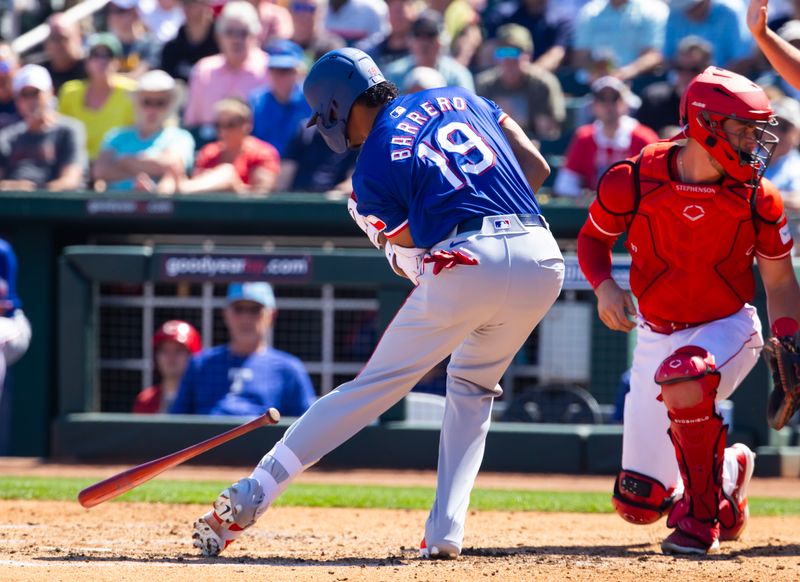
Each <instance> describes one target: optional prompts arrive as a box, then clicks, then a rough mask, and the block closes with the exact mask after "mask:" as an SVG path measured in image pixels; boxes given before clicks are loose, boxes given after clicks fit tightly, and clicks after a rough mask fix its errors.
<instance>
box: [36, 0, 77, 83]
mask: <svg viewBox="0 0 800 582" xmlns="http://www.w3.org/2000/svg"><path fill="white" fill-rule="evenodd" d="M47 25H48V26H49V27H50V31H49V32H48V34H47V38H45V40H44V54H45V61H44V62H43V63H42V66H43V67H44V68H45V69H47V72H48V73H50V78H51V79H52V81H53V91H54V92H55V93H56V94H58V91H59V90H60V89H61V85H63V84H64V83H66V82H67V81H72V80H73V79H85V78H86V70H85V68H84V65H85V64H86V62H85V61H84V58H83V56H84V55H83V35H82V34H81V29H80V27H79V26H78V23H77V22H75V21H74V20H72V19H70V18H69V17H68V16H67V15H66V14H64V13H63V12H56V13H55V14H51V15H50V17H49V18H48V19H47Z"/></svg>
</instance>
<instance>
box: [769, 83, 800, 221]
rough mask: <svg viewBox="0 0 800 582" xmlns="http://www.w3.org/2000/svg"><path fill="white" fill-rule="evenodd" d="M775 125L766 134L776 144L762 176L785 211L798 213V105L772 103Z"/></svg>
mask: <svg viewBox="0 0 800 582" xmlns="http://www.w3.org/2000/svg"><path fill="white" fill-rule="evenodd" d="M772 109H773V111H774V112H775V119H776V121H777V122H778V125H776V126H774V127H770V131H771V132H773V133H774V134H775V135H777V136H778V138H779V139H780V141H779V142H778V145H777V146H775V150H774V151H773V152H772V161H771V162H770V164H769V166H767V171H766V172H765V174H764V177H765V178H768V179H769V180H770V181H771V182H772V183H773V184H775V186H777V187H778V190H780V191H781V196H782V197H783V201H784V204H785V205H786V206H787V207H790V208H794V209H800V151H798V149H797V148H798V147H800V103H798V102H797V101H796V100H795V99H792V98H791V97H782V98H781V99H778V100H776V101H773V103H772Z"/></svg>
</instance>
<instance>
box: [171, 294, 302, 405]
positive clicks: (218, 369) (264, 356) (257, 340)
mask: <svg viewBox="0 0 800 582" xmlns="http://www.w3.org/2000/svg"><path fill="white" fill-rule="evenodd" d="M223 315H224V319H225V327H226V328H227V329H228V333H229V334H230V342H229V343H227V344H225V345H221V346H216V347H214V348H211V349H208V350H203V351H202V352H200V353H199V354H198V355H197V356H195V357H194V358H192V361H191V362H190V363H189V367H188V369H187V370H186V373H185V374H184V376H183V380H182V381H181V386H180V389H179V390H178V396H177V397H176V398H175V401H174V402H173V403H172V406H171V407H170V412H171V413H175V414H219V415H235V416H256V415H259V414H262V413H263V412H265V411H266V410H267V409H268V408H269V407H271V406H272V407H275V408H277V409H278V410H279V411H280V412H281V414H283V415H285V416H299V415H301V414H302V413H303V412H305V411H306V410H307V409H308V407H309V406H311V404H312V402H313V401H314V389H313V388H312V386H311V379H310V378H309V377H308V372H306V370H305V367H304V366H303V363H302V362H301V361H300V360H299V359H297V358H296V357H294V356H292V355H290V354H287V353H286V352H282V351H280V350H276V349H275V348H273V347H271V346H269V345H268V343H267V337H268V333H269V329H270V327H271V326H272V322H273V318H274V317H275V296H274V295H273V292H272V287H270V285H269V284H268V283H233V284H231V285H230V286H228V294H227V306H226V307H225V312H224V314H223Z"/></svg>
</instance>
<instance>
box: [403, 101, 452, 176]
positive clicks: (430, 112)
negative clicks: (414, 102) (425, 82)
mask: <svg viewBox="0 0 800 582" xmlns="http://www.w3.org/2000/svg"><path fill="white" fill-rule="evenodd" d="M401 109H403V108H402V107H399V106H398V107H397V108H396V109H395V110H393V111H392V112H391V113H390V115H391V116H392V117H397V118H399V117H400V115H402V113H404V110H403V111H402V112H401V111H399V110H401ZM466 109H467V102H466V101H465V100H464V99H463V98H462V97H453V98H452V99H450V98H449V97H437V98H436V99H431V100H430V101H424V102H422V103H420V105H419V108H418V109H414V110H412V111H410V112H408V113H406V114H405V116H404V117H403V118H402V119H403V120H402V121H400V122H399V123H398V124H397V125H395V127H394V128H395V130H397V131H399V132H402V133H401V134H400V135H393V136H392V140H391V143H392V151H391V156H392V161H393V162H399V161H400V160H405V159H407V158H410V157H411V156H412V155H413V152H412V149H411V148H413V147H414V139H415V138H416V136H417V134H418V133H419V130H420V129H421V128H423V127H424V126H425V124H426V123H428V122H429V121H430V120H431V119H433V118H434V117H436V116H437V115H440V114H443V113H448V112H450V111H465V110H466ZM397 113H399V114H400V115H397Z"/></svg>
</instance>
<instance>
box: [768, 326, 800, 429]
mask: <svg viewBox="0 0 800 582" xmlns="http://www.w3.org/2000/svg"><path fill="white" fill-rule="evenodd" d="M763 353H764V359H765V360H766V361H767V366H769V370H770V372H771V373H772V383H773V388H772V393H771V394H770V395H769V403H768V404H767V421H768V422H769V425H770V426H771V427H772V428H774V429H775V430H780V429H781V428H783V427H784V425H785V424H786V423H787V422H789V419H790V418H792V415H793V414H794V413H795V411H796V410H797V409H798V408H800V350H798V347H797V335H796V334H795V335H791V336H784V337H771V338H769V339H768V340H767V342H766V343H765V344H764V351H763Z"/></svg>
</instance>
